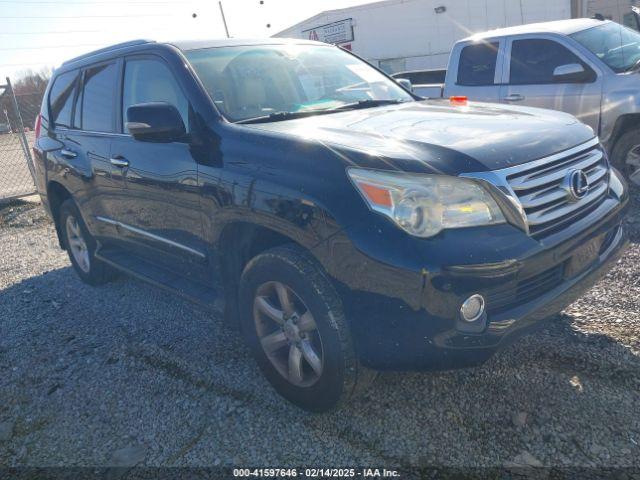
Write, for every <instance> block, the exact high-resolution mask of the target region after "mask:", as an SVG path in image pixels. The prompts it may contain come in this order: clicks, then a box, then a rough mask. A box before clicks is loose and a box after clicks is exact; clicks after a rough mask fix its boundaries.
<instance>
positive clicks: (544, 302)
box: [330, 191, 628, 370]
mask: <svg viewBox="0 0 640 480" xmlns="http://www.w3.org/2000/svg"><path fill="white" fill-rule="evenodd" d="M626 204H627V197H626V192H624V191H623V192H622V195H620V196H618V197H617V198H614V197H613V196H612V197H611V198H608V199H607V200H606V201H605V202H604V203H603V204H602V206H601V207H600V208H599V209H598V210H597V211H595V212H593V214H592V215H590V217H589V218H586V219H584V220H583V221H581V222H580V225H576V226H575V230H572V229H568V231H567V232H563V233H564V236H563V237H562V238H559V237H556V238H555V239H554V240H553V241H548V242H544V241H542V242H538V241H535V240H533V239H531V238H530V237H527V236H525V235H523V234H522V233H521V232H515V231H513V230H512V229H510V228H511V227H509V226H504V227H503V228H500V227H492V228H487V229H478V230H471V229H469V230H467V231H458V232H454V233H452V234H451V235H448V236H445V237H444V238H442V239H440V240H439V241H438V242H423V241H422V242H421V241H419V240H413V239H411V240H406V239H404V240H402V239H401V237H400V236H396V237H394V235H395V234H394V232H393V230H386V231H383V229H384V226H383V225H382V224H377V225H375V226H369V227H364V226H363V227H362V229H353V230H351V231H350V232H348V234H349V238H346V236H342V237H341V236H337V237H336V238H334V239H333V241H332V244H331V245H330V248H331V251H332V257H333V259H334V262H333V265H331V268H330V273H331V274H332V276H333V277H334V278H335V279H336V280H337V282H336V284H337V285H338V287H339V289H340V291H341V294H342V296H343V299H344V303H345V308H346V310H347V315H348V318H349V319H350V321H351V329H352V334H353V338H354V342H355V344H356V349H357V351H358V354H359V357H360V360H361V361H362V362H363V364H364V365H366V366H367V367H369V368H373V369H377V370H443V369H451V368H460V367H466V366H472V365H476V364H479V363H482V362H483V361H485V360H487V359H488V358H489V357H490V356H491V355H493V354H494V353H495V352H496V351H497V350H499V349H500V348H502V347H504V346H505V345H507V344H509V343H510V342H512V341H513V340H515V339H517V338H518V337H519V336H521V335H522V334H523V333H526V332H529V331H531V330H532V329H534V327H535V326H536V325H538V324H539V323H540V321H541V320H544V319H547V318H550V317H553V316H554V315H555V314H557V313H559V312H560V311H562V310H563V309H564V308H565V307H566V306H568V305H569V304H571V303H572V302H574V301H575V300H576V299H578V298H579V297H580V296H581V295H582V294H583V293H584V292H585V291H587V290H588V289H589V288H591V287H592V286H593V285H594V284H595V283H596V282H597V281H598V280H599V279H600V278H601V277H602V276H604V275H605V274H606V273H607V272H608V270H609V269H610V268H611V267H612V266H613V265H614V264H615V263H616V261H617V260H618V259H619V258H620V256H621V255H622V254H623V252H624V250H625V248H626V246H627V244H628V239H627V236H626V234H625V232H624V229H623V227H622V219H623V216H624V213H625V209H626ZM372 232H378V233H379V235H378V236H377V237H373V238H374V241H373V242H369V243H367V241H365V240H363V239H369V240H370V239H371V238H372ZM389 236H391V237H392V238H389ZM405 237H406V236H405ZM594 240H597V241H599V242H600V243H599V251H598V254H597V257H596V258H595V260H593V261H592V262H590V263H589V264H588V265H587V266H586V267H583V268H581V269H580V270H579V271H574V270H572V269H571V268H569V266H571V265H572V258H573V257H574V255H576V253H575V252H577V251H578V249H579V248H580V247H581V246H583V245H586V244H588V243H589V242H592V241H594ZM352 242H354V243H352ZM403 242H405V243H403ZM358 243H360V245H359V246H362V245H363V244H366V247H367V248H366V250H365V249H363V248H356V247H355V245H357V244H358ZM365 251H366V252H367V253H366V254H365V253H364V252H365ZM465 260H466V263H465V262H464V261H465ZM472 260H476V262H475V263H474V262H473V261H472ZM478 260H480V261H479V262H478ZM554 272H555V273H554ZM552 274H553V275H556V274H558V275H559V276H555V277H553V275H552ZM552 277H553V278H555V280H553V279H552ZM536 278H538V279H541V280H540V281H539V282H538V283H539V284H540V285H539V287H540V288H538V289H537V290H536V288H533V287H531V286H530V285H532V284H533V283H534V282H533V280H532V279H536ZM523 286H524V287H523ZM521 291H524V292H525V293H528V294H527V295H524V296H522V295H520V296H519V293H518V292H521ZM474 293H480V294H482V295H483V296H485V298H487V309H488V315H487V321H486V324H485V325H483V328H482V329H481V331H478V332H477V333H470V332H468V331H463V330H462V329H461V328H460V327H461V325H460V324H461V322H460V320H459V317H458V311H459V308H460V304H461V303H462V301H463V300H464V299H465V298H467V297H468V296H470V295H471V294H474ZM505 299H506V300H505Z"/></svg>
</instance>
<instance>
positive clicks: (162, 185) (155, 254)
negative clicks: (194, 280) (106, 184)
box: [111, 55, 206, 274]
mask: <svg viewBox="0 0 640 480" xmlns="http://www.w3.org/2000/svg"><path fill="white" fill-rule="evenodd" d="M120 101H121V106H120V112H121V116H120V122H119V123H120V129H121V133H122V135H120V136H118V137H117V138H116V139H114V142H113V146H112V151H111V158H112V162H113V167H112V175H113V177H114V178H116V179H118V181H119V183H120V186H121V189H122V200H121V201H119V202H118V203H117V204H116V205H114V206H113V207H114V208H113V218H114V220H116V221H118V222H120V224H121V230H122V235H123V236H124V237H125V238H126V239H127V240H128V241H129V242H130V247H131V248H135V249H136V250H137V252H138V253H139V254H142V255H144V256H145V257H147V258H149V259H151V260H152V261H154V262H156V263H160V264H163V265H165V266H169V267H171V268H176V269H178V270H180V271H182V270H185V265H187V264H189V263H193V262H195V263H201V264H202V263H205V260H206V247H205V244H204V241H203V238H202V231H203V229H202V217H201V210H200V191H199V188H198V168H197V163H196V161H195V159H194V157H193V155H192V152H191V145H190V135H189V134H187V136H186V137H185V138H184V140H182V141H176V142H170V143H154V142H150V141H139V140H135V139H134V138H133V137H132V136H131V135H129V134H128V132H126V131H125V130H126V128H125V124H126V122H127V108H128V107H130V106H132V105H136V104H140V103H148V102H166V103H169V104H171V105H173V106H175V107H176V108H177V109H178V111H179V112H180V114H181V117H182V120H183V122H184V124H185V127H186V131H187V132H190V118H189V117H190V113H189V112H190V105H189V101H188V100H187V96H186V95H185V94H184V91H183V89H182V88H181V86H180V84H179V83H178V81H177V80H176V77H175V76H174V74H173V72H172V71H171V68H170V67H169V65H168V64H167V63H166V62H165V61H164V60H163V59H162V58H161V57H159V56H156V55H136V56H130V57H127V58H126V59H125V62H124V73H123V79H122V92H121V100H120ZM186 270H187V271H186V273H187V274H189V273H190V272H192V269H186Z"/></svg>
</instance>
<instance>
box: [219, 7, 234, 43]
mask: <svg viewBox="0 0 640 480" xmlns="http://www.w3.org/2000/svg"><path fill="white" fill-rule="evenodd" d="M218 5H219V6H220V15H222V23H224V31H225V32H226V34H227V38H231V36H230V35H229V28H228V27H227V19H226V18H225V17H224V8H222V0H220V1H219V2H218Z"/></svg>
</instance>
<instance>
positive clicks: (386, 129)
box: [248, 100, 594, 175]
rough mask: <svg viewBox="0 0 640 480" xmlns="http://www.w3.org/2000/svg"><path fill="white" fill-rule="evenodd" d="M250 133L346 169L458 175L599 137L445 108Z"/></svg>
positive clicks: (279, 125) (550, 120)
mask: <svg viewBox="0 0 640 480" xmlns="http://www.w3.org/2000/svg"><path fill="white" fill-rule="evenodd" d="M248 126H251V127H253V128H257V129H261V130H268V131H271V132H278V133H282V134H286V135H292V136H294V137H296V139H300V140H304V141H316V142H321V143H322V144H324V145H326V146H327V148H328V149H330V150H331V151H333V152H334V153H337V154H338V156H339V157H341V158H343V160H344V161H345V162H346V163H352V164H358V165H362V166H367V167H373V168H393V169H403V170H409V171H435V172H439V173H448V174H454V175H457V174H460V173H467V172H472V171H486V170H495V169H499V168H505V167H510V166H513V165H518V164H521V163H524V162H529V161H531V160H535V159H538V158H543V157H545V156H548V155H552V154H554V153H557V152H561V151H563V150H566V149H569V148H572V147H575V146H576V145H579V144H581V143H584V142H587V141H588V140H590V139H592V138H593V137H594V133H593V130H592V129H591V128H590V127H588V126H586V125H584V124H582V123H580V122H579V121H578V120H577V119H576V118H575V117H573V116H571V115H568V114H566V113H562V112H556V111H551V110H542V109H537V108H527V107H511V106H502V105H493V104H485V103H469V104H467V105H454V104H451V103H450V102H449V101H444V100H435V101H434V100H428V101H421V102H409V103H405V104H399V105H391V106H384V107H376V108H368V109H360V110H351V111H346V112H339V113H332V114H324V115H317V116H311V117H305V118H300V119H295V120H287V121H281V122H270V123H260V124H252V125H248Z"/></svg>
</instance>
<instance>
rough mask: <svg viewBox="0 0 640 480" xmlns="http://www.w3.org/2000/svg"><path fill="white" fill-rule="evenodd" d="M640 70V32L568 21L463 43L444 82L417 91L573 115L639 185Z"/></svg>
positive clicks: (479, 36) (606, 24) (455, 50)
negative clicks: (589, 129)
mask: <svg viewBox="0 0 640 480" xmlns="http://www.w3.org/2000/svg"><path fill="white" fill-rule="evenodd" d="M639 72H640V33H638V32H636V31H634V30H631V29H628V28H626V27H623V26H621V25H619V24H617V23H614V22H610V21H602V20H597V19H576V20H563V21H558V22H547V23H538V24H531V25H522V26H518V27H511V28H505V29H500V30H493V31H489V32H485V33H481V34H477V35H473V36H471V37H469V38H466V39H464V40H461V41H459V42H458V43H456V45H455V46H454V48H453V51H452V52H451V58H450V59H449V65H448V68H447V73H446V77H445V82H444V84H426V85H425V84H422V85H420V84H418V85H413V90H414V92H415V93H416V94H418V95H421V96H424V97H445V98H448V97H451V96H462V95H463V96H467V97H468V98H469V99H470V100H475V101H483V102H497V103H507V104H514V105H526V106H532V107H541V108H549V109H554V110H561V111H564V112H568V113H571V114H573V115H575V116H576V117H578V118H579V119H580V120H581V121H582V122H584V123H586V124H587V125H589V126H591V127H592V128H593V129H594V131H595V132H596V133H597V134H598V135H599V136H600V139H601V141H602V142H603V144H604V145H605V147H606V148H607V150H608V152H609V155H610V158H611V161H612V163H613V164H614V165H615V166H616V167H617V168H618V169H619V170H621V171H623V172H624V174H625V175H626V176H627V177H628V178H630V179H631V180H632V181H634V182H635V183H640V74H639ZM394 77H396V78H399V77H402V74H396V75H394Z"/></svg>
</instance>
